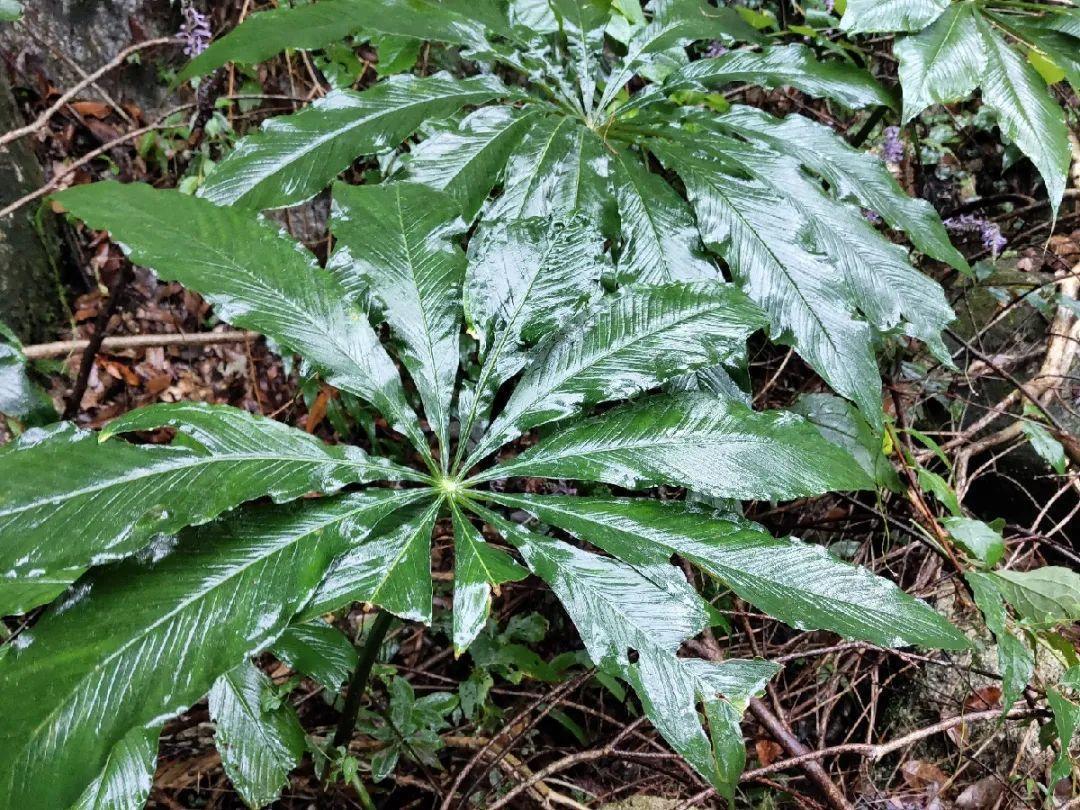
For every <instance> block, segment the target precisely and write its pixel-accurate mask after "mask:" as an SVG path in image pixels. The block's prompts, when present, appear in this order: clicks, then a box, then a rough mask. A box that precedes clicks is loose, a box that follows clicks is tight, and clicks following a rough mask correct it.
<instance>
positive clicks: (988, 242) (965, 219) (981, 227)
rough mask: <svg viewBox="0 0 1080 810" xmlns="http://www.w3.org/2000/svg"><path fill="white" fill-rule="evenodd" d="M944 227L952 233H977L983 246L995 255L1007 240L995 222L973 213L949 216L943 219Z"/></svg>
mask: <svg viewBox="0 0 1080 810" xmlns="http://www.w3.org/2000/svg"><path fill="white" fill-rule="evenodd" d="M945 227H946V228H948V229H949V230H950V231H953V232H954V233H977V234H979V238H980V239H982V243H983V247H984V248H986V249H987V250H989V251H990V252H991V253H992V254H993V255H994V256H997V255H998V254H999V253H1001V251H1002V250H1003V249H1004V247H1005V246H1006V245H1007V244H1009V240H1008V239H1006V238H1005V235H1004V234H1002V232H1001V228H1000V227H998V226H997V225H996V224H995V223H993V222H991V221H990V220H988V219H985V218H983V217H977V216H975V215H974V214H961V215H960V216H958V217H949V218H948V219H947V220H945Z"/></svg>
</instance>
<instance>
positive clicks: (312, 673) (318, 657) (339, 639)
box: [270, 537, 357, 692]
mask: <svg viewBox="0 0 1080 810" xmlns="http://www.w3.org/2000/svg"><path fill="white" fill-rule="evenodd" d="M350 539H352V540H353V541H354V542H355V541H356V538H355V537H352V538H350ZM270 651H271V652H272V653H273V654H274V655H275V656H276V657H277V658H278V659H280V660H281V661H282V662H283V663H284V664H286V665H287V666H288V667H289V668H290V669H292V670H293V671H295V672H299V673H302V674H304V675H306V676H307V677H309V678H311V679H312V680H313V681H315V682H316V683H318V684H319V685H320V686H323V687H325V688H326V689H328V690H330V691H331V692H337V691H338V690H339V689H341V687H342V685H343V684H344V683H345V682H346V681H347V680H348V679H349V676H350V675H351V674H352V672H353V670H354V669H356V661H357V654H356V648H355V647H353V645H352V642H351V641H349V639H348V638H346V636H345V634H344V633H342V632H341V631H340V630H338V629H337V628H336V627H333V626H332V625H328V624H326V623H324V622H322V621H313V622H311V623H308V624H293V625H291V626H290V627H289V629H288V630H286V631H285V632H284V633H282V634H281V638H279V639H278V640H277V641H275V642H274V646H273V647H271V648H270Z"/></svg>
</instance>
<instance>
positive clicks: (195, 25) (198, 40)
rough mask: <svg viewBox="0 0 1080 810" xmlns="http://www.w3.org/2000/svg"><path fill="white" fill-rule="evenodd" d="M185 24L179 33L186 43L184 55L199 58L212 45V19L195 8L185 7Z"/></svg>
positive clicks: (181, 26)
mask: <svg viewBox="0 0 1080 810" xmlns="http://www.w3.org/2000/svg"><path fill="white" fill-rule="evenodd" d="M183 14H184V22H183V23H182V24H181V25H180V31H179V32H178V34H179V37H180V39H181V40H182V41H183V43H184V53H185V54H186V55H188V56H198V55H199V54H200V53H202V52H203V51H205V50H206V49H207V47H208V46H209V45H210V39H211V37H212V36H213V33H212V32H211V31H210V18H209V17H207V16H206V15H205V14H200V13H199V12H198V11H196V10H195V8H194V7H193V6H184V11H183Z"/></svg>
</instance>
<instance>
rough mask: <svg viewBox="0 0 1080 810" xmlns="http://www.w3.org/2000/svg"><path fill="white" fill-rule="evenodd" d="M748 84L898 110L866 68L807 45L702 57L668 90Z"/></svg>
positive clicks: (852, 104) (857, 106)
mask: <svg viewBox="0 0 1080 810" xmlns="http://www.w3.org/2000/svg"><path fill="white" fill-rule="evenodd" d="M732 82H747V83H749V84H758V85H761V86H763V87H785V86H790V87H794V88H796V89H798V90H802V91H803V92H804V93H809V94H810V95H812V96H820V97H822V98H830V99H833V100H834V101H838V102H840V103H841V104H843V105H844V106H846V107H850V108H852V109H860V108H862V107H872V106H878V105H882V106H886V107H892V106H895V101H894V100H893V97H892V95H891V94H890V93H889V92H888V91H887V90H885V88H884V87H882V86H881V85H880V84H878V83H877V81H876V80H875V79H874V77H873V76H871V75H870V74H869V73H867V72H866V71H865V70H863V69H861V68H857V67H855V66H854V65H850V64H847V63H844V62H822V61H820V60H819V59H817V57H815V56H814V53H813V51H811V50H810V49H809V48H807V47H806V46H805V45H778V46H771V47H768V48H764V49H762V50H761V51H760V52H753V51H732V52H731V53H726V54H724V55H723V56H717V57H714V58H710V59H699V60H697V61H696V62H691V63H690V64H689V65H687V66H686V67H684V68H681V69H680V70H677V71H676V72H675V73H673V74H671V76H669V77H668V79H667V81H666V82H665V90H666V91H667V92H672V91H675V90H681V89H684V88H687V87H693V86H695V85H704V86H706V87H714V86H720V85H724V84H731V83H732Z"/></svg>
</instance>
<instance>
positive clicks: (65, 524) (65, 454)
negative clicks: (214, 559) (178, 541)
mask: <svg viewBox="0 0 1080 810" xmlns="http://www.w3.org/2000/svg"><path fill="white" fill-rule="evenodd" d="M166 425H168V426H173V427H176V428H177V430H178V432H179V436H180V437H181V438H182V440H181V441H177V442H174V444H173V445H172V446H162V445H145V446H136V445H132V444H128V443H127V442H123V441H120V440H116V439H112V440H108V441H106V440H107V439H109V437H111V436H113V435H115V434H117V433H122V432H128V431H135V430H152V429H154V428H157V427H161V426H166ZM0 466H2V468H3V470H4V475H3V477H2V483H0V532H2V533H3V537H4V542H3V543H2V544H0V570H2V571H3V572H4V573H3V576H2V577H0V613H3V614H5V615H6V614H10V613H21V612H24V611H26V610H28V609H29V608H31V607H33V606H34V605H36V604H39V603H40V602H42V601H48V600H49V599H51V598H52V597H53V596H55V595H56V594H58V593H59V592H60V591H62V590H63V589H64V587H65V586H66V585H67V584H68V583H70V582H73V581H74V580H75V579H76V578H77V577H78V576H79V574H80V573H81V572H82V570H83V569H85V568H88V567H89V566H91V565H98V564H101V563H103V562H106V561H108V560H113V559H117V558H120V557H124V556H126V555H128V554H131V553H133V552H135V551H138V550H139V549H141V548H143V547H144V546H146V545H147V544H148V543H150V542H151V541H152V540H153V539H154V538H155V536H158V535H169V534H172V533H174V532H176V531H178V530H179V529H182V528H183V527H184V526H189V525H195V524H200V523H205V522H207V521H208V520H211V519H213V518H215V517H217V516H218V515H219V514H221V513H222V512H224V511H226V510H228V509H231V508H233V507H235V506H238V505H239V504H241V503H243V502H244V501H248V500H252V499H255V498H261V497H264V496H270V497H271V498H273V499H274V500H275V501H277V502H279V503H281V502H284V501H287V500H292V499H294V498H299V497H300V496H302V495H304V494H305V493H307V492H311V491H313V490H317V491H321V492H334V491H336V490H338V489H340V488H341V487H343V486H345V485H346V484H349V483H357V482H363V481H370V480H373V479H377V478H385V479H393V478H398V477H401V474H399V472H398V471H397V469H396V468H395V467H394V466H392V465H391V464H390V463H389V462H385V461H383V460H381V459H373V458H371V457H369V456H367V455H366V454H365V453H364V452H363V451H362V450H360V448H358V447H334V446H330V445H326V444H323V443H322V442H321V441H320V440H318V439H316V438H315V437H313V436H309V435H308V434H306V433H304V432H302V431H299V430H296V429H294V428H290V427H288V426H287V425H283V424H282V423H280V422H275V421H273V420H272V419H267V418H265V417H261V416H252V415H251V414H248V413H246V412H245V411H241V410H237V409H235V408H229V407H226V406H220V405H219V406H215V405H201V404H196V403H192V404H176V405H153V406H150V407H148V408H143V409H140V410H136V411H132V412H131V413H130V414H128V415H127V416H124V417H121V418H120V419H118V420H116V421H114V422H113V423H112V424H111V425H109V427H108V428H107V429H106V430H105V431H103V432H102V433H100V434H95V433H91V432H89V431H82V430H78V429H76V428H75V427H74V426H73V425H71V424H62V425H58V426H56V427H55V428H52V429H50V430H48V431H32V432H27V433H26V434H24V436H23V437H22V439H21V440H19V441H18V442H16V443H15V444H13V445H11V446H10V447H8V448H5V449H4V450H3V451H0ZM412 475H413V474H412V473H411V472H410V471H408V470H405V471H404V477H412ZM57 537H66V538H68V540H67V541H66V542H64V543H57V542H56V538H57ZM151 553H153V551H152V550H151Z"/></svg>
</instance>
